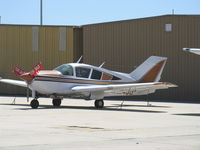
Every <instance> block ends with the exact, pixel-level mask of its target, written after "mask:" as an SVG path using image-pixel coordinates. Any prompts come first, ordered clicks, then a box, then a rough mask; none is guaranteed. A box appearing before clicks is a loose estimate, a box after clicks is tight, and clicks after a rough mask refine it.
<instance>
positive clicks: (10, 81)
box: [0, 79, 27, 87]
mask: <svg viewBox="0 0 200 150" xmlns="http://www.w3.org/2000/svg"><path fill="white" fill-rule="evenodd" d="M0 82H3V83H7V84H12V85H17V86H22V87H27V83H26V82H25V81H19V80H11V79H0Z"/></svg>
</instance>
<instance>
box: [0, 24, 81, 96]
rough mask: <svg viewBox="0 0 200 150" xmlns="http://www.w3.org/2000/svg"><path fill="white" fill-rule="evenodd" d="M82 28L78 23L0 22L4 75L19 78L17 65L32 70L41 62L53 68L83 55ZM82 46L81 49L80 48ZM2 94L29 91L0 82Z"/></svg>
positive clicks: (0, 69) (0, 64) (0, 62)
mask: <svg viewBox="0 0 200 150" xmlns="http://www.w3.org/2000/svg"><path fill="white" fill-rule="evenodd" d="M82 41H83V40H82V29H80V28H79V27H76V26H35V25H0V76H1V77H2V78H12V79H19V78H18V77H16V76H15V74H14V73H13V72H12V70H13V68H14V67H15V66H19V67H20V68H22V69H23V70H25V71H30V70H31V69H32V68H33V67H34V66H35V65H36V64H37V63H38V62H41V63H42V65H43V69H52V68H55V67H57V66H58V65H60V64H63V63H69V62H73V61H75V60H77V59H78V58H79V57H80V56H81V55H82ZM80 47H81V48H80ZM0 93H1V94H13V95H15V94H25V93H26V92H25V89H24V88H21V87H17V86H13V85H8V84H4V83H1V84H0Z"/></svg>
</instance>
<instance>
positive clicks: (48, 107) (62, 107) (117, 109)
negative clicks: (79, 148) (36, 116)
mask: <svg viewBox="0 0 200 150" xmlns="http://www.w3.org/2000/svg"><path fill="white" fill-rule="evenodd" d="M0 105H10V106H13V105H15V106H27V107H28V108H14V109H15V110H37V109H39V110H40V109H81V110H99V111H121V112H143V113H167V112H166V111H154V110H140V109H125V108H123V107H122V108H121V107H116V108H113V107H112V106H105V107H104V108H103V109H96V108H95V107H93V106H60V107H54V106H51V105H40V106H39V107H38V108H37V109H32V108H30V105H29V104H0Z"/></svg>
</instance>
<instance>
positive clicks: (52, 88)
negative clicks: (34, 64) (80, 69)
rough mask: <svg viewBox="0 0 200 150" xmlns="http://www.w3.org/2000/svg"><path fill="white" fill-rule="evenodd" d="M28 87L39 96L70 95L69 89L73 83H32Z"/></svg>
mask: <svg viewBox="0 0 200 150" xmlns="http://www.w3.org/2000/svg"><path fill="white" fill-rule="evenodd" d="M76 85H77V84H76ZM30 86H31V88H32V89H33V90H35V91H37V92H39V93H41V94H47V95H49V94H69V93H72V91H71V88H72V87H73V86H74V83H67V82H51V81H33V82H32V83H31V85H30Z"/></svg>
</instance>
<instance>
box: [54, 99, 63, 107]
mask: <svg viewBox="0 0 200 150" xmlns="http://www.w3.org/2000/svg"><path fill="white" fill-rule="evenodd" d="M52 103H53V106H55V107H59V106H60V105H61V99H53V101H52Z"/></svg>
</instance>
